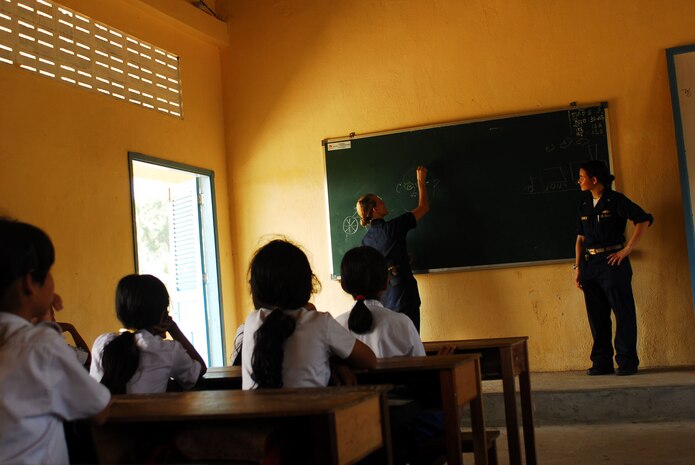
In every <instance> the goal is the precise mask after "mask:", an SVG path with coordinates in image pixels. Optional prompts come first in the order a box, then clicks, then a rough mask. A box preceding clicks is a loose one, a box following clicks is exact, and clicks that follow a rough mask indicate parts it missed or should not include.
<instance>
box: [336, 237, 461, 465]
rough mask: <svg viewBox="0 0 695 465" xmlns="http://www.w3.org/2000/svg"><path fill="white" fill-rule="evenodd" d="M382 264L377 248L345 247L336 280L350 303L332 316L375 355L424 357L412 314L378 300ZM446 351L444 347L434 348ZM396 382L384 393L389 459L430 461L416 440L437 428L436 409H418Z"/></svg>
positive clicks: (439, 431)
mask: <svg viewBox="0 0 695 465" xmlns="http://www.w3.org/2000/svg"><path fill="white" fill-rule="evenodd" d="M388 279H389V271H388V265H387V263H386V259H385V258H384V256H383V255H381V252H379V251H378V250H376V249H374V248H372V247H369V246H361V247H355V248H354V249H351V250H348V251H347V252H346V253H345V255H344V256H343V260H342V261H341V263H340V285H341V287H342V288H343V290H344V291H345V292H347V293H348V294H350V295H352V297H353V298H354V299H355V301H356V302H355V305H354V306H353V307H352V310H350V311H349V312H347V313H343V314H342V315H340V316H338V317H337V318H336V320H337V321H338V323H340V324H341V325H343V326H344V327H345V328H347V329H349V330H350V331H351V332H352V333H353V334H354V335H355V336H356V337H357V338H358V339H359V340H361V341H363V342H364V343H365V344H367V345H368V346H369V347H370V348H371V349H372V350H373V351H374V353H375V354H376V356H377V357H378V358H384V357H424V356H425V355H426V354H425V348H424V346H423V345H422V341H421V340H420V335H419V334H418V332H417V330H416V329H415V325H414V324H413V322H412V320H411V319H410V318H409V317H408V316H406V315H405V314H403V313H397V312H394V311H392V310H389V309H387V308H384V306H383V305H381V302H380V301H379V299H380V297H381V295H382V294H383V293H384V292H385V291H386V287H387V283H388ZM450 353H452V348H451V347H448V346H447V347H444V348H443V350H442V351H440V354H442V355H446V354H450ZM409 394H410V393H408V392H404V391H403V390H402V389H400V388H399V387H396V388H395V392H394V393H393V394H392V395H391V396H390V397H391V399H390V403H391V404H392V405H391V407H390V409H389V410H390V412H389V413H390V416H391V427H392V431H393V454H394V463H396V464H402V463H406V462H408V463H417V464H427V463H435V462H436V460H437V459H438V458H439V457H438V456H436V457H426V456H423V454H421V453H420V451H419V449H418V448H417V445H418V443H419V442H420V441H422V440H424V439H429V438H431V437H434V436H440V435H442V434H443V423H442V414H441V412H440V411H428V410H423V409H422V408H421V407H420V405H419V404H418V403H417V402H415V401H413V400H412V399H409Z"/></svg>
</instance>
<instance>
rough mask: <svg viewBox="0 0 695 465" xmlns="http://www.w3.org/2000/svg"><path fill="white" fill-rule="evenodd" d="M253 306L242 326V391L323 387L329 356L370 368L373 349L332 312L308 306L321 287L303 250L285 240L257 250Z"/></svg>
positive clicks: (251, 271) (373, 361) (253, 266)
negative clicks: (252, 310) (348, 329)
mask: <svg viewBox="0 0 695 465" xmlns="http://www.w3.org/2000/svg"><path fill="white" fill-rule="evenodd" d="M249 274H250V285H251V296H252V298H253V303H254V306H255V307H256V308H257V309H258V310H257V311H254V312H252V313H251V314H250V315H249V316H248V318H247V319H246V323H245V324H244V342H243V346H242V356H241V358H242V387H243V389H254V388H281V387H325V386H327V385H328V381H329V379H330V376H331V369H330V363H329V362H330V357H331V356H335V357H337V358H339V359H343V361H344V362H345V363H346V364H347V365H350V366H352V367H354V368H373V367H374V366H376V357H375V356H374V353H373V352H372V351H371V349H370V348H369V347H368V346H367V345H365V344H364V343H362V342H360V341H359V340H357V339H356V338H355V337H354V336H353V335H352V334H350V332H348V331H347V330H345V328H343V327H342V326H340V325H339V324H338V323H337V322H336V321H335V319H334V318H333V316H331V314H330V313H325V312H319V311H317V310H315V309H313V306H311V305H308V303H309V298H310V297H311V294H312V293H313V292H315V291H316V289H317V287H318V286H319V283H318V280H317V279H316V276H314V273H313V272H312V271H311V266H310V265H309V260H308V259H307V257H306V255H305V254H304V252H302V250H300V249H299V248H298V247H297V246H295V245H294V244H291V243H289V242H287V241H284V240H274V241H272V242H270V243H268V244H266V245H265V246H263V247H261V248H260V249H259V250H258V251H257V252H256V255H255V256H254V257H253V259H252V260H251V265H250V267H249Z"/></svg>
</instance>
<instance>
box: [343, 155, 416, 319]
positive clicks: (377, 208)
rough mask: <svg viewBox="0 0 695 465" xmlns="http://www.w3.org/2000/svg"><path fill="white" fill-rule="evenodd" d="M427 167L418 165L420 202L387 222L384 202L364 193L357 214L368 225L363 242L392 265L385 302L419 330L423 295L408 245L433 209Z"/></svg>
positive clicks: (386, 210) (375, 196)
mask: <svg viewBox="0 0 695 465" xmlns="http://www.w3.org/2000/svg"><path fill="white" fill-rule="evenodd" d="M426 177H427V168H425V167H423V166H418V168H417V189H418V205H417V207H416V208H415V209H414V210H412V211H410V212H407V213H404V214H402V215H400V216H397V217H396V218H394V219H392V220H389V221H385V220H384V218H385V217H386V216H387V215H388V214H389V211H388V209H387V208H386V204H384V201H383V200H382V199H381V197H379V196H378V195H376V194H365V195H363V196H362V197H360V198H359V200H357V206H356V209H357V214H358V215H360V220H361V223H362V226H368V227H369V229H368V230H367V234H366V235H365V236H364V238H363V239H362V245H368V246H370V247H373V248H375V249H376V250H378V251H379V252H381V253H382V255H383V256H384V257H385V258H386V262H387V264H388V266H389V272H390V279H389V284H388V287H387V289H386V292H385V293H384V295H383V297H382V298H381V302H382V304H383V305H384V306H385V307H386V308H390V309H392V310H395V311H397V312H400V313H404V314H405V315H407V316H408V317H409V318H410V319H411V320H413V323H414V324H415V328H417V330H418V332H420V294H419V293H418V289H417V281H416V280H415V277H414V276H413V271H412V269H411V268H410V257H409V256H408V249H407V244H406V235H407V234H408V231H410V230H411V229H413V228H415V227H416V226H417V221H419V220H420V218H422V217H423V215H424V214H425V213H427V211H428V210H429V208H430V204H429V198H428V197H427V185H426V184H425V178H426Z"/></svg>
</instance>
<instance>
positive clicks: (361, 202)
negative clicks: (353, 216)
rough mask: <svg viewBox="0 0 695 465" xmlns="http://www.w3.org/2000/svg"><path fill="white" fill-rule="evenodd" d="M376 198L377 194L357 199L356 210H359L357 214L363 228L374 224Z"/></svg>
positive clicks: (365, 195)
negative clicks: (373, 215)
mask: <svg viewBox="0 0 695 465" xmlns="http://www.w3.org/2000/svg"><path fill="white" fill-rule="evenodd" d="M376 198H377V196H376V194H364V195H363V196H362V197H360V198H359V199H357V205H356V206H355V210H357V214H358V215H359V216H360V224H361V225H362V226H368V225H370V224H371V223H372V212H373V211H374V207H376Z"/></svg>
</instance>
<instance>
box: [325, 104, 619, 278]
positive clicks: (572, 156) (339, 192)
mask: <svg viewBox="0 0 695 465" xmlns="http://www.w3.org/2000/svg"><path fill="white" fill-rule="evenodd" d="M323 146H324V154H325V161H326V183H327V190H328V211H329V217H330V220H329V223H330V238H331V254H332V262H333V269H332V272H333V275H334V276H335V275H338V274H339V272H340V261H341V259H342V256H343V254H344V253H345V252H346V251H347V250H349V249H351V248H352V247H356V246H358V245H360V243H361V240H362V237H363V236H364V234H365V232H366V229H365V228H363V227H361V226H359V218H358V216H357V213H356V212H355V202H356V201H357V198H358V197H359V196H360V195H362V194H365V193H368V192H373V193H375V194H378V195H380V196H381V197H382V198H383V199H384V201H385V202H386V205H387V206H388V208H389V210H390V215H389V216H388V217H387V218H386V219H387V220H388V219H389V218H394V217H395V216H397V215H399V214H401V213H403V212H406V211H410V210H412V209H413V208H415V207H416V206H417V186H416V178H415V170H416V168H417V166H418V165H424V166H426V167H427V168H428V171H429V172H428V175H427V186H428V192H429V195H430V211H429V213H428V214H427V215H425V216H424V217H423V218H422V219H421V220H420V221H419V222H418V227H417V228H416V229H414V230H412V231H411V232H410V233H409V235H408V248H409V251H410V253H411V254H412V263H413V270H415V271H416V272H429V271H444V270H452V269H465V268H478V267H497V266H515V265H527V264H533V263H542V262H545V263H547V262H552V261H560V260H567V259H570V258H572V257H574V244H575V241H576V221H577V220H576V213H577V208H578V202H579V188H578V186H577V184H576V182H575V180H576V179H577V176H578V171H579V168H578V166H579V164H580V163H581V162H583V161H585V160H588V159H599V160H603V161H604V162H606V163H608V164H609V166H610V144H609V140H608V124H607V114H606V107H605V104H597V105H592V106H585V107H571V108H567V109H562V110H553V111H546V112H542V113H533V114H524V115H515V116H508V117H501V118H494V119H485V120H476V121H462V122H456V123H450V124H444V125H437V126H427V127H419V128H410V129H403V130H398V131H388V132H382V133H375V134H367V135H358V136H355V135H350V136H346V137H342V138H334V139H326V140H324V141H323Z"/></svg>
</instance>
